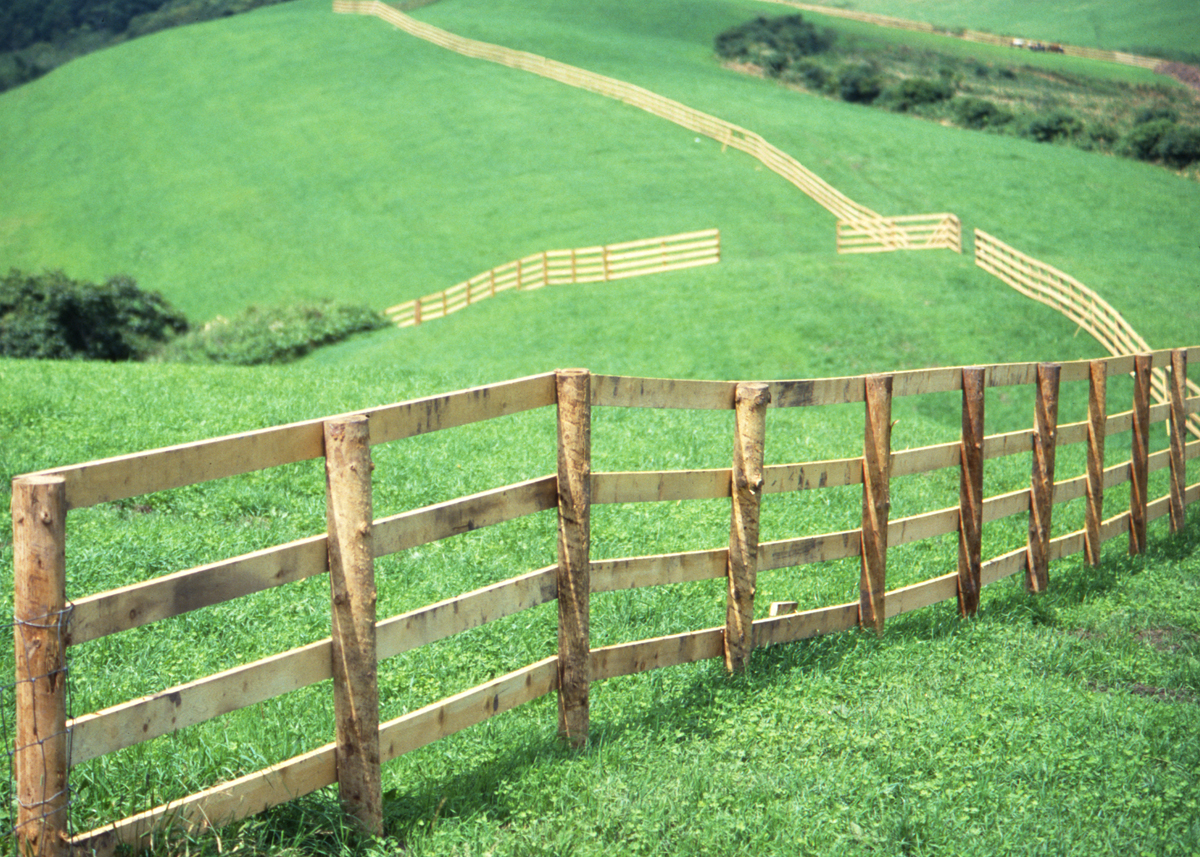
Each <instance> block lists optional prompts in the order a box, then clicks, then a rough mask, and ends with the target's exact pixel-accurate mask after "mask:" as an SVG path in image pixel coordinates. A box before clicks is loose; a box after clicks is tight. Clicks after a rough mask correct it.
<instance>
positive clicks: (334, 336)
mask: <svg viewBox="0 0 1200 857" xmlns="http://www.w3.org/2000/svg"><path fill="white" fill-rule="evenodd" d="M387 324H388V321H387V319H386V318H384V317H383V316H382V315H380V314H379V313H377V312H375V311H374V310H373V309H371V308H370V307H366V306H355V305H351V304H344V303H339V302H337V301H320V302H316V303H298V304H289V305H286V306H278V307H256V306H252V307H250V308H248V309H247V310H245V311H244V312H242V313H241V314H239V315H237V316H235V317H234V318H232V319H229V318H224V317H221V316H218V317H217V318H216V319H214V320H213V321H210V322H209V323H208V324H206V325H204V326H203V327H202V328H200V329H198V330H194V331H192V332H191V333H189V334H188V335H187V336H183V337H180V338H179V339H177V340H175V341H174V342H172V343H171V344H170V345H168V346H167V347H166V348H164V349H162V350H161V351H160V352H159V354H158V355H157V359H159V360H171V361H179V362H184V363H234V364H237V365H241V366H254V365H258V364H263V363H287V362H290V361H292V360H296V359H297V358H300V357H303V356H304V355H305V354H308V353H309V352H311V351H313V350H314V349H316V348H319V347H321V346H322V345H329V344H331V343H334V342H341V341H342V340H344V339H346V338H348V337H350V336H352V335H353V334H355V333H361V332H363V331H368V330H378V329H379V328H381V327H386V326H387Z"/></svg>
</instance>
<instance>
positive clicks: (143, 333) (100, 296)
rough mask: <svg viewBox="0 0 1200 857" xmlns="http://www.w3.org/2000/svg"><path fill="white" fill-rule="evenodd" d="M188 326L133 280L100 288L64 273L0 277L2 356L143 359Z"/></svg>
mask: <svg viewBox="0 0 1200 857" xmlns="http://www.w3.org/2000/svg"><path fill="white" fill-rule="evenodd" d="M187 328H188V322H187V319H186V318H184V316H183V314H182V313H180V312H178V311H176V310H175V308H174V307H172V306H171V305H170V304H169V303H168V302H167V300H166V299H165V298H164V297H163V296H162V295H160V294H159V293H158V292H146V291H143V290H142V289H140V288H138V284H137V283H136V282H135V281H134V280H133V278H132V277H126V276H123V275H120V276H115V277H110V278H109V279H108V280H107V281H106V282H105V283H104V284H103V285H95V284H93V283H85V282H80V281H78V280H72V279H70V278H69V277H68V276H67V275H66V274H64V273H63V272H62V271H51V272H49V273H44V274H36V275H35V274H26V273H22V272H21V271H18V270H16V269H13V270H10V271H9V272H8V274H7V275H6V276H5V277H4V278H3V279H0V356H4V357H33V358H41V359H49V360H70V359H89V360H141V359H144V358H145V357H147V356H148V355H149V354H150V353H151V352H152V351H153V350H154V349H156V348H157V347H158V346H159V345H160V344H162V343H163V342H166V341H167V340H168V339H170V338H171V337H172V336H175V335H176V334H179V333H182V332H184V331H185V330H187Z"/></svg>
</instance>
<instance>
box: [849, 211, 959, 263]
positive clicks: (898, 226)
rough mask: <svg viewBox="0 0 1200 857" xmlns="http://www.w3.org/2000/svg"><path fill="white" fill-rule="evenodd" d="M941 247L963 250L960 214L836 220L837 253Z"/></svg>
mask: <svg viewBox="0 0 1200 857" xmlns="http://www.w3.org/2000/svg"><path fill="white" fill-rule="evenodd" d="M939 249H946V250H953V251H955V252H956V253H961V252H962V222H961V221H960V220H959V219H958V216H957V215H954V214H910V215H905V216H902V217H875V218H867V217H861V218H855V219H849V220H839V221H838V222H837V252H838V253H888V252H892V251H895V250H939Z"/></svg>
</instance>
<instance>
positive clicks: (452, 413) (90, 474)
mask: <svg viewBox="0 0 1200 857" xmlns="http://www.w3.org/2000/svg"><path fill="white" fill-rule="evenodd" d="M554 397H555V393H554V373H552V372H547V373H545V374H542V375H533V376H530V377H528V378H520V379H517V380H515V381H502V382H500V383H497V384H486V385H484V386H480V387H472V388H470V389H466V390H459V391H458V392H454V393H446V394H444V395H440V396H427V397H425V398H421V399H414V400H411V401H408V402H401V403H399V404H395V405H385V406H383V407H379V408H369V409H366V410H363V411H357V412H355V413H361V414H365V415H366V416H367V417H368V418H369V420H370V423H371V443H372V444H380V443H388V442H390V441H394V440H400V439H402V438H406V437H413V436H415V435H420V434H426V433H428V432H433V431H440V430H442V429H448V428H454V427H456V426H463V425H468V424H470V423H477V422H481V421H484V420H491V419H496V418H498V417H503V416H508V415H511V414H516V413H520V412H522V411H528V410H533V409H535V408H542V407H546V406H548V405H552V404H554V400H555V399H554ZM345 416H349V414H340V415H337V416H334V417H324V418H322V419H315V420H306V421H304V422H299V423H291V424H290V425H285V426H276V427H272V428H266V429H260V430H258V431H251V432H244V433H241V434H235V435H228V436H226V437H220V438H214V439H211V440H201V441H196V442H194V443H185V444H180V445H178V446H169V447H165V448H163V449H156V450H150V451H148V452H137V453H133V454H131V455H121V456H117V457H115V458H105V459H101V460H98V461H91V462H88V463H86V464H77V465H74V466H71V467H57V468H52V469H50V470H44V471H40V472H39V473H38V474H31V475H44V476H60V477H62V478H63V479H64V480H66V489H67V505H68V507H69V508H71V509H80V508H84V507H86V506H94V505H96V504H98V503H109V502H113V501H116V500H125V499H128V498H130V497H137V496H140V495H142V494H151V493H154V492H156V491H165V490H168V489H170V488H180V487H182V486H185V485H194V484H196V483H198V482H209V481H212V480H215V479H223V478H225V477H227V476H237V475H240V474H243V473H252V472H254V471H257V470H265V469H267V468H270V467H277V466H279V465H282V464H294V463H296V462H299V461H308V460H311V459H315V458H320V457H321V456H323V455H324V452H325V442H324V437H323V426H324V424H325V423H326V422H327V421H330V420H335V419H339V418H340V417H345Z"/></svg>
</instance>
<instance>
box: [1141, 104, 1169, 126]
mask: <svg viewBox="0 0 1200 857" xmlns="http://www.w3.org/2000/svg"><path fill="white" fill-rule="evenodd" d="M1159 119H1166V120H1167V121H1168V122H1178V121H1179V111H1178V110H1176V109H1175V108H1174V107H1171V106H1169V105H1166V104H1155V105H1153V106H1151V107H1143V108H1142V109H1141V110H1139V111H1138V112H1137V115H1136V116H1134V117H1133V124H1134V125H1145V124H1146V123H1147V122H1156V121H1158V120H1159Z"/></svg>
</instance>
